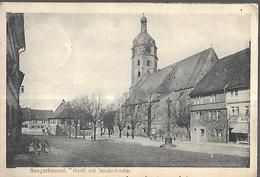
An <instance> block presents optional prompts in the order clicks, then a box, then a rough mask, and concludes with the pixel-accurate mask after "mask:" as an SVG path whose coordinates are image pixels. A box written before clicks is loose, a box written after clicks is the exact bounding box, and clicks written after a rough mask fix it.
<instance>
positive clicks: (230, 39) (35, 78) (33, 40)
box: [20, 13, 250, 110]
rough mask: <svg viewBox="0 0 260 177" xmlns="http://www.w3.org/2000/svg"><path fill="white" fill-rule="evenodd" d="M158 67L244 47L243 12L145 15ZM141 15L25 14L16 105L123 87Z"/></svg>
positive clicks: (53, 102) (48, 104) (50, 103)
mask: <svg viewBox="0 0 260 177" xmlns="http://www.w3.org/2000/svg"><path fill="white" fill-rule="evenodd" d="M145 16H146V17H147V19H148V33H149V34H150V35H151V36H152V37H153V38H154V39H155V41H156V45H157V47H158V58H159V62H158V68H162V67H165V66H167V65H169V64H172V63H174V62H177V61H179V60H181V59H184V58H186V57H188V56H191V55H193V54H195V53H197V52H200V51H202V50H204V49H207V48H209V47H213V48H214V50H215V51H216V53H217V55H218V57H219V58H222V57H224V56H226V55H229V54H232V53H235V52H237V51H239V50H242V49H244V48H247V47H248V41H249V40H250V16H249V15H224V14H223V15H220V14H218V15H213V14H211V15H210V14H190V15H189V14H185V15H184V14H145ZM140 17H141V14H33V13H30V14H25V38H26V51H25V52H24V53H22V54H21V70H22V71H23V72H24V73H25V78H24V81H23V85H24V87H25V93H23V94H22V95H21V98H20V99H21V101H20V102H21V105H22V106H23V107H31V108H37V109H53V110H55V109H56V107H57V106H58V105H59V103H60V102H61V100H62V99H65V100H71V99H73V98H74V97H77V96H80V95H89V94H92V93H97V92H100V93H102V95H103V96H104V98H105V99H106V100H107V101H112V100H113V98H114V97H115V96H117V95H120V94H121V93H122V92H125V91H128V88H129V87H130V82H131V74H130V72H131V47H132V41H133V39H134V38H135V37H136V36H137V34H138V33H139V32H140Z"/></svg>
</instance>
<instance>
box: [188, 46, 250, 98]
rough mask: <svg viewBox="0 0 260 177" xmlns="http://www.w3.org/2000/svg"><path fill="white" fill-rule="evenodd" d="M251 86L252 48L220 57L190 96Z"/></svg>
mask: <svg viewBox="0 0 260 177" xmlns="http://www.w3.org/2000/svg"><path fill="white" fill-rule="evenodd" d="M249 87H250V49H249V48H247V49H244V50H242V51H239V52H237V53H234V54H232V55H229V56H226V57H224V58H223V59H220V60H219V61H218V63H217V64H216V65H215V66H214V67H213V68H212V69H211V70H210V71H209V72H208V73H207V74H206V75H205V76H204V77H203V78H202V79H201V80H200V81H199V82H198V83H197V85H196V86H195V87H194V89H193V91H192V92H191V94H190V96H191V97H195V96H203V95H208V94H211V93H217V92H224V90H232V89H244V88H246V89H248V88H249Z"/></svg>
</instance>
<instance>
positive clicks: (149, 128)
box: [147, 103, 152, 138]
mask: <svg viewBox="0 0 260 177" xmlns="http://www.w3.org/2000/svg"><path fill="white" fill-rule="evenodd" d="M151 112H152V105H151V103H150V104H149V106H148V121H147V122H148V126H147V136H148V138H150V137H151V127H152V126H151V124H152V119H151Z"/></svg>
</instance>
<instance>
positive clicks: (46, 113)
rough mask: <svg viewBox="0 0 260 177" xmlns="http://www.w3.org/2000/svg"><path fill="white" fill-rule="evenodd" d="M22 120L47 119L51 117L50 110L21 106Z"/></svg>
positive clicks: (51, 112)
mask: <svg viewBox="0 0 260 177" xmlns="http://www.w3.org/2000/svg"><path fill="white" fill-rule="evenodd" d="M21 113H22V120H48V118H50V117H52V114H53V111H52V110H38V109H30V108H22V109H21Z"/></svg>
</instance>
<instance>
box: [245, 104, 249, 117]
mask: <svg viewBox="0 0 260 177" xmlns="http://www.w3.org/2000/svg"><path fill="white" fill-rule="evenodd" d="M245 116H249V106H245Z"/></svg>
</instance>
